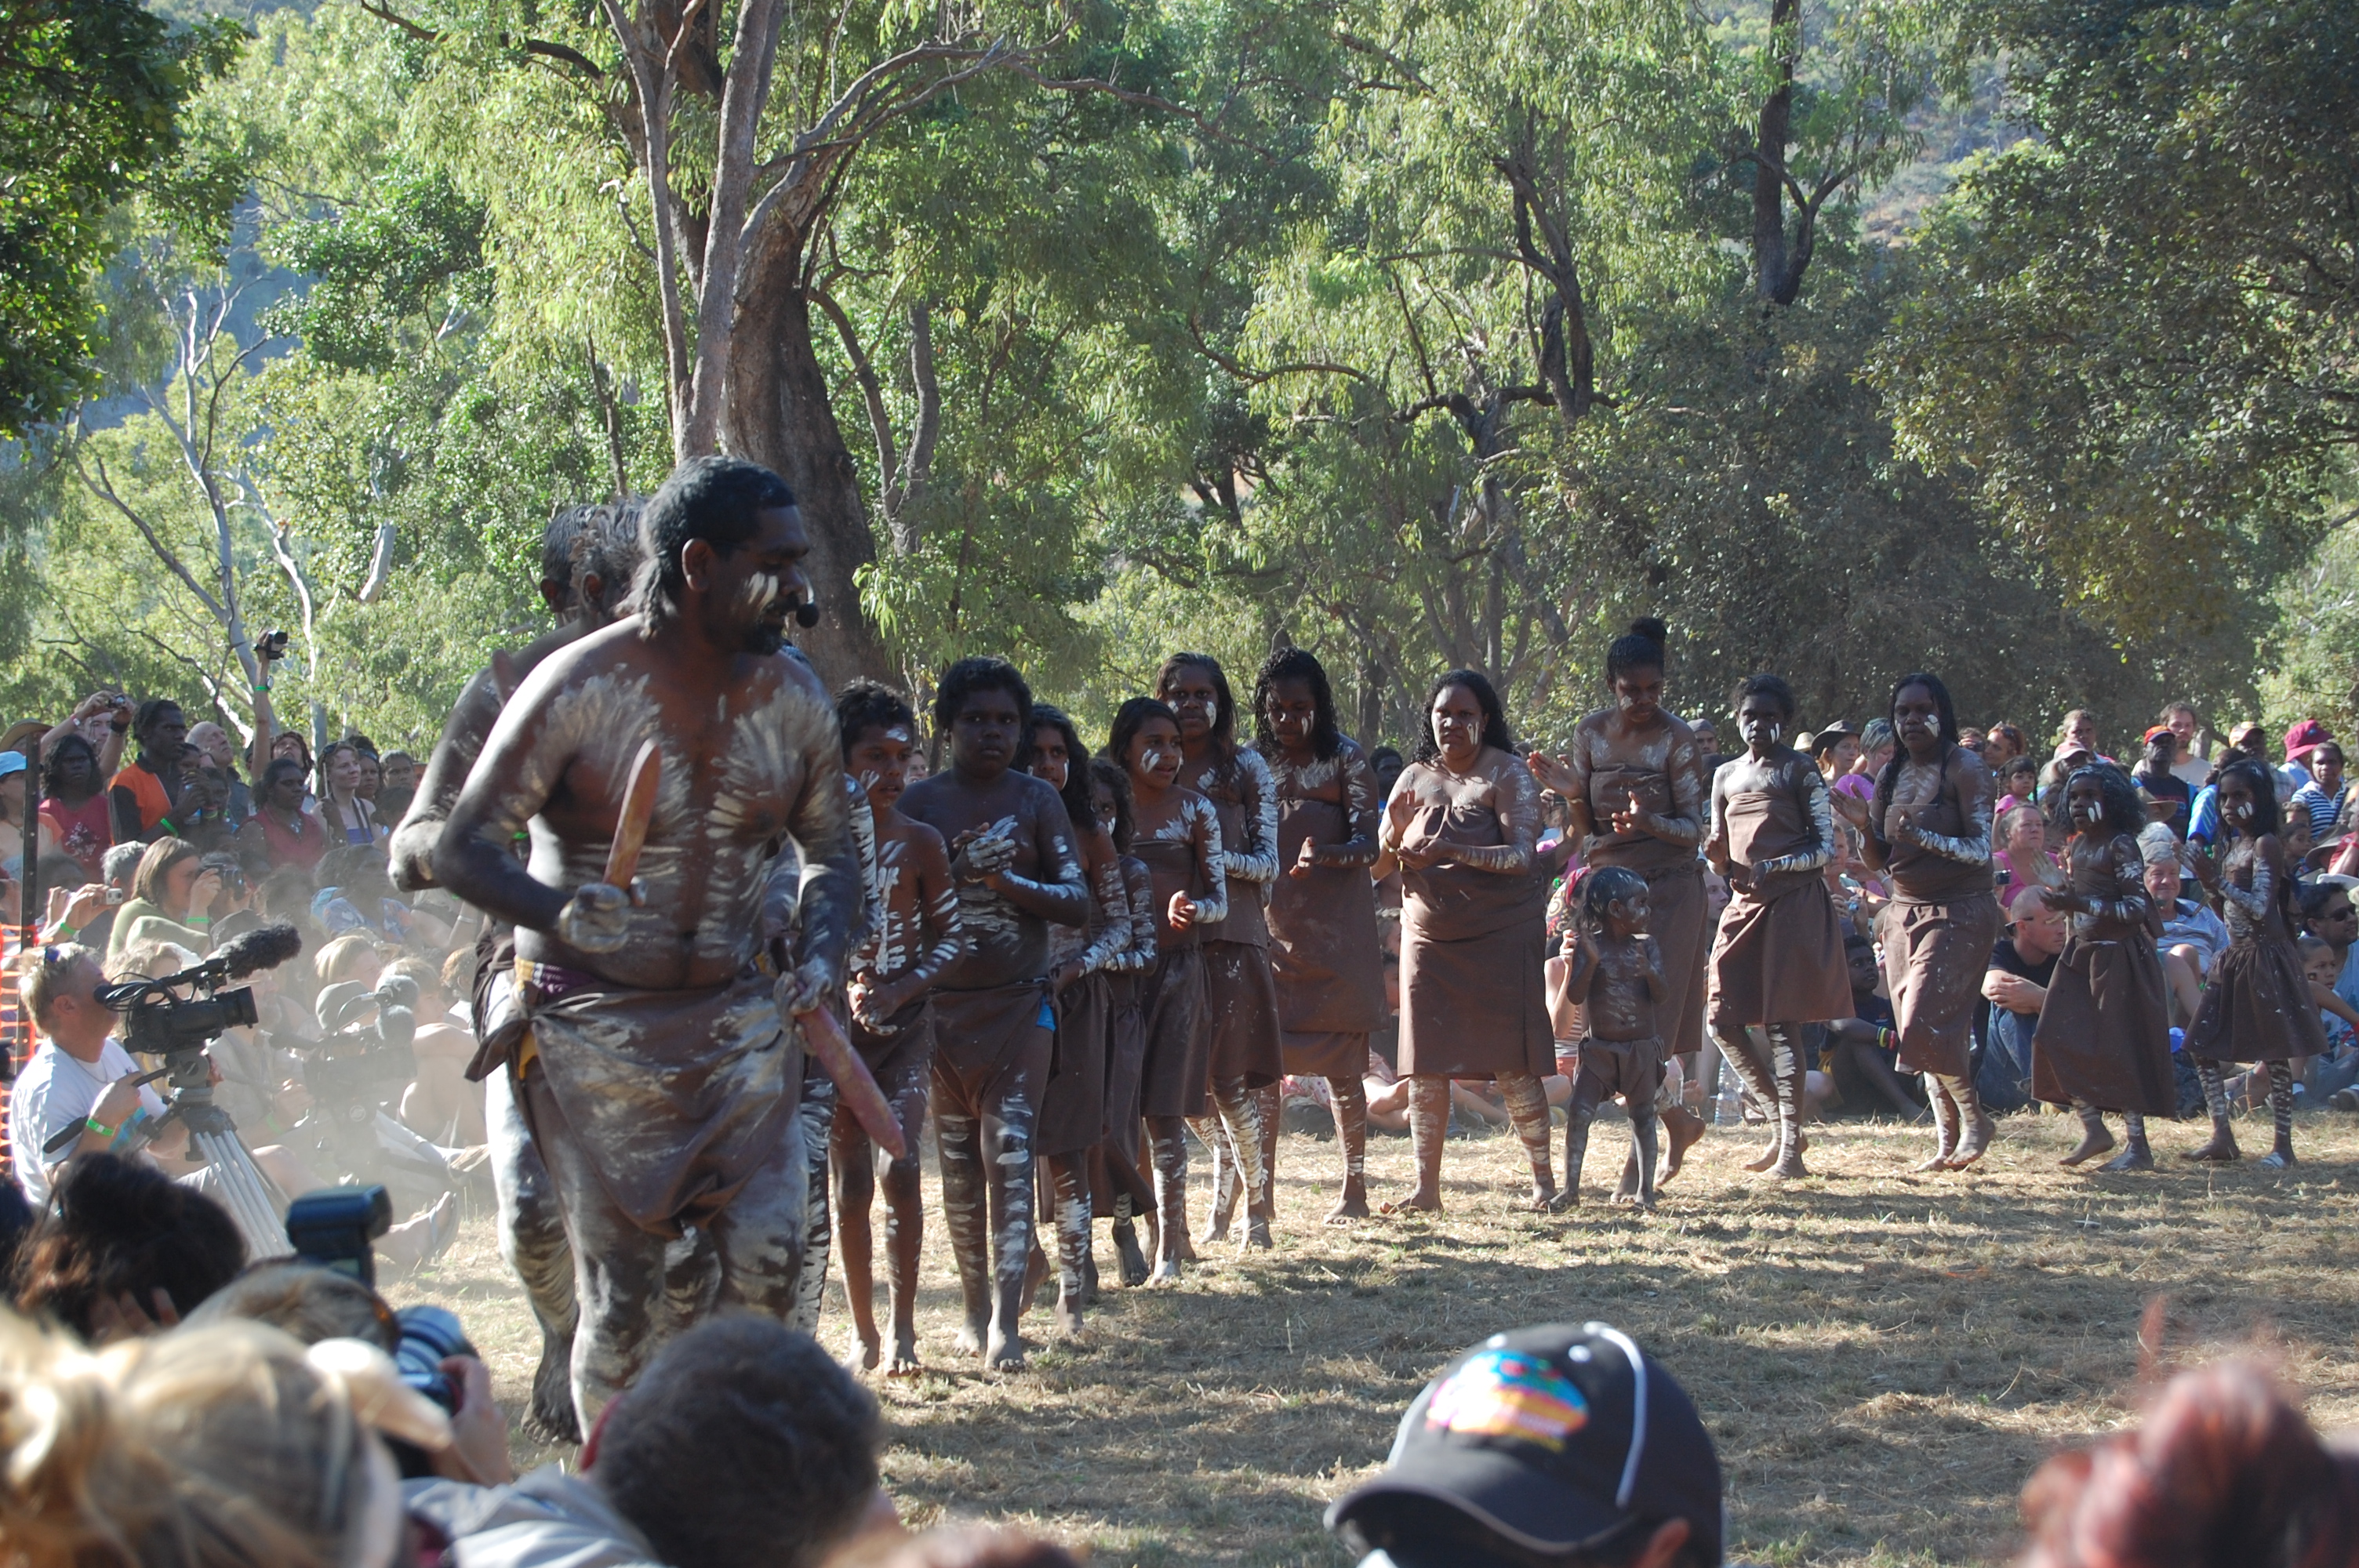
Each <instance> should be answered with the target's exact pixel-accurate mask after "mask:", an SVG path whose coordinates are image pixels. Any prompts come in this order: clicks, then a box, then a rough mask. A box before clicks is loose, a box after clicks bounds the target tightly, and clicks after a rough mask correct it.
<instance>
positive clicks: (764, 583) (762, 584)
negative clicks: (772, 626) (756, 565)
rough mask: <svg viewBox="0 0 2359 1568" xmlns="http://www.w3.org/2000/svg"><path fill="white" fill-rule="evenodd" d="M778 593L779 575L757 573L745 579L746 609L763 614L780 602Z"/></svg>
mask: <svg viewBox="0 0 2359 1568" xmlns="http://www.w3.org/2000/svg"><path fill="white" fill-rule="evenodd" d="M778 593H779V587H778V575H777V573H776V572H756V573H754V574H753V575H752V576H750V577H748V578H747V579H745V608H746V609H747V610H748V611H751V612H753V613H754V614H756V615H759V614H762V613H763V612H764V611H767V610H768V609H769V608H770V606H771V605H773V604H776V603H777V601H778Z"/></svg>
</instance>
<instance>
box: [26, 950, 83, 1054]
mask: <svg viewBox="0 0 2359 1568" xmlns="http://www.w3.org/2000/svg"><path fill="white" fill-rule="evenodd" d="M101 957H102V955H101V954H99V953H98V952H97V951H96V950H95V949H93V948H90V947H85V946H82V944H81V943H79V942H51V943H49V944H48V945H47V946H39V947H27V948H26V949H25V952H24V955H23V956H22V957H19V958H18V959H17V960H16V975H17V990H18V993H19V994H20V995H22V996H23V997H24V999H25V1010H26V1011H27V1012H30V1013H31V1014H32V1015H33V1022H35V1023H36V1024H38V1025H39V1026H40V1028H41V1029H42V1031H43V1032H44V1033H46V1032H47V1031H48V1029H49V1009H50V1008H51V1007H53V1006H55V1005H56V1003H57V1000H58V993H59V992H60V991H61V990H63V989H65V985H66V980H67V979H68V977H70V976H71V975H72V973H73V971H74V967H75V966H76V965H78V964H80V963H81V962H82V960H84V959H85V958H86V959H88V960H89V961H90V962H91V963H92V964H96V963H98V962H99V961H100V959H101Z"/></svg>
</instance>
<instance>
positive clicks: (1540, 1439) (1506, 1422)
mask: <svg viewBox="0 0 2359 1568" xmlns="http://www.w3.org/2000/svg"><path fill="white" fill-rule="evenodd" d="M1425 1424H1426V1425H1427V1426H1428V1427H1432V1428H1439V1429H1440V1430H1441V1431H1444V1432H1455V1433H1464V1434H1465V1435H1467V1436H1470V1437H1513V1438H1519V1439H1521V1440H1522V1441H1524V1442H1526V1443H1537V1444H1539V1445H1540V1446H1541V1447H1543V1448H1546V1449H1548V1450H1549V1451H1550V1452H1551V1453H1556V1452H1561V1451H1562V1449H1563V1447H1564V1440H1565V1439H1566V1438H1568V1437H1571V1435H1572V1434H1573V1433H1576V1432H1579V1431H1580V1430H1581V1429H1582V1427H1584V1426H1587V1425H1588V1424H1589V1401H1588V1400H1584V1399H1582V1397H1581V1390H1580V1389H1579V1388H1578V1387H1577V1386H1575V1384H1574V1383H1573V1381H1572V1379H1570V1378H1568V1377H1566V1376H1565V1375H1564V1374H1563V1373H1562V1372H1560V1371H1559V1370H1558V1369H1557V1368H1556V1367H1555V1366H1554V1365H1553V1364H1551V1363H1550V1362H1549V1361H1548V1360H1546V1359H1544V1358H1543V1357H1538V1356H1533V1355H1529V1354H1527V1353H1526V1352H1524V1351H1521V1350H1490V1349H1484V1350H1478V1351H1476V1352H1475V1353H1474V1354H1473V1355H1472V1356H1469V1357H1467V1358H1466V1360H1465V1361H1464V1363H1463V1364H1462V1365H1461V1366H1460V1367H1459V1368H1458V1370H1457V1371H1455V1372H1452V1373H1451V1375H1450V1376H1449V1378H1448V1379H1445V1380H1444V1381H1443V1382H1442V1384H1441V1386H1440V1388H1438V1389H1436V1390H1433V1398H1432V1399H1431V1400H1430V1401H1428V1402H1427V1404H1426V1407H1425Z"/></svg>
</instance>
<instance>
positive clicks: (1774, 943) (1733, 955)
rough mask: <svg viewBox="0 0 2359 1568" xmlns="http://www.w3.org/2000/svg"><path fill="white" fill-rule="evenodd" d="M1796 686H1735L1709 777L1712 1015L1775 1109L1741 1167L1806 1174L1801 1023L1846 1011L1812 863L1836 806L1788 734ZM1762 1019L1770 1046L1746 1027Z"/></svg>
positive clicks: (1834, 940) (1835, 942)
mask: <svg viewBox="0 0 2359 1568" xmlns="http://www.w3.org/2000/svg"><path fill="white" fill-rule="evenodd" d="M1793 728H1794V688H1793V687H1789V686H1788V685H1787V684H1786V683H1785V681H1784V680H1782V679H1780V678H1779V677H1778V676H1772V675H1758V676H1754V677H1753V678H1752V679H1750V680H1748V681H1746V682H1745V684H1744V685H1743V686H1742V687H1738V688H1737V693H1736V732H1737V733H1738V734H1739V735H1741V736H1743V737H1744V739H1745V755H1743V756H1741V757H1737V758H1734V759H1732V760H1731V761H1729V762H1723V763H1722V764H1721V767H1720V771H1719V772H1718V773H1715V774H1713V775H1712V837H1711V838H1710V839H1709V840H1708V841H1707V842H1706V844H1705V846H1704V853H1705V855H1706V857H1707V858H1708V859H1710V860H1711V861H1712V869H1713V870H1714V871H1718V872H1720V874H1721V875H1723V876H1724V877H1726V878H1727V879H1728V907H1727V908H1726V909H1724V910H1723V911H1722V912H1721V916H1720V935H1719V938H1718V939H1717V940H1716V941H1714V942H1713V944H1712V1000H1711V1005H1710V1011H1709V1014H1708V1016H1709V1018H1710V1020H1711V1023H1712V1038H1714V1039H1715V1040H1717V1041H1719V1042H1720V1050H1721V1054H1722V1055H1723V1056H1725V1057H1727V1058H1728V1059H1729V1060H1730V1061H1731V1062H1734V1063H1735V1064H1736V1066H1737V1070H1738V1071H1739V1072H1741V1073H1743V1074H1744V1075H1745V1082H1746V1083H1748V1084H1749V1085H1751V1086H1752V1088H1753V1092H1754V1094H1755V1096H1756V1098H1759V1099H1760V1101H1761V1103H1762V1104H1763V1105H1765V1106H1767V1105H1774V1106H1776V1107H1777V1144H1776V1146H1775V1148H1773V1149H1772V1150H1771V1152H1768V1153H1767V1154H1765V1155H1763V1156H1762V1157H1761V1158H1760V1159H1758V1160H1756V1161H1755V1162H1752V1163H1751V1164H1749V1165H1747V1166H1746V1167H1745V1169H1747V1170H1750V1171H1767V1172H1769V1173H1770V1174H1772V1175H1775V1176H1780V1177H1793V1176H1807V1175H1809V1174H1810V1172H1808V1171H1807V1170H1805V1169H1804V1168H1803V1166H1802V1151H1803V1150H1804V1149H1805V1148H1807V1147H1808V1141H1807V1140H1805V1139H1804V1138H1803V1136H1802V1080H1803V1076H1804V1073H1805V1070H1806V1068H1807V1066H1808V1064H1807V1063H1805V1062H1804V1061H1803V1059H1802V1052H1801V1047H1800V1037H1799V1031H1800V1029H1801V1026H1802V1025H1803V1024H1805V1023H1816V1022H1821V1021H1824V1020H1829V1019H1836V1018H1846V1017H1849V1016H1850V1015H1851V1012H1852V1006H1853V1004H1852V996H1851V980H1850V968H1849V966H1847V965H1846V964H1845V963H1844V962H1843V928H1842V927H1841V925H1838V924H1837V923H1836V920H1835V907H1834V903H1833V902H1832V900H1831V899H1829V898H1828V896H1827V888H1826V882H1825V881H1823V880H1822V879H1821V877H1820V875H1819V868H1820V867H1821V866H1823V865H1825V864H1826V863H1827V860H1828V858H1829V857H1830V856H1831V855H1832V853H1833V848H1832V847H1833V844H1834V835H1835V825H1834V810H1833V807H1832V806H1830V805H1829V804H1828V801H1827V784H1826V780H1824V779H1823V778H1821V776H1820V775H1819V770H1818V769H1817V768H1816V767H1815V766H1813V765H1812V764H1811V762H1810V759H1809V758H1808V757H1805V756H1803V755H1802V754H1801V753H1800V752H1797V751H1795V750H1794V749H1793V748H1792V747H1791V746H1788V745H1787V744H1786V737H1787V736H1788V734H1790V733H1792V731H1793ZM1756 1023H1757V1024H1760V1025H1762V1026H1763V1029H1764V1032H1765V1033H1767V1036H1768V1039H1769V1050H1768V1053H1767V1054H1766V1055H1765V1054H1762V1053H1761V1052H1760V1051H1758V1050H1756V1048H1755V1047H1754V1044H1753V1040H1752V1036H1751V1033H1750V1032H1749V1026H1750V1025H1753V1024H1756Z"/></svg>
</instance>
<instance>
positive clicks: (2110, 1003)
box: [2031, 921, 2179, 1116]
mask: <svg viewBox="0 0 2359 1568" xmlns="http://www.w3.org/2000/svg"><path fill="white" fill-rule="evenodd" d="M2031 1093H2032V1097H2033V1098H2035V1099H2041V1100H2045V1101H2047V1102H2049V1104H2051V1105H2071V1104H2072V1103H2074V1102H2075V1101H2080V1102H2082V1103H2085V1104H2088V1105H2093V1106H2095V1107H2096V1108H2098V1109H2099V1110H2117V1111H2119V1110H2134V1111H2136V1112H2138V1113H2140V1114H2141V1115H2145V1116H2175V1115H2177V1114H2178V1111H2179V1084H2178V1080H2177V1078H2176V1077H2175V1076H2173V1073H2172V1069H2171V1065H2170V1002H2169V990H2168V989H2167V987H2166V986H2165V983H2164V980H2163V976H2162V958H2161V956H2160V955H2159V954H2158V953H2157V952H2156V951H2155V946H2154V938H2153V937H2151V936H2149V935H2147V932H2146V927H2145V925H2143V924H2139V925H2124V924H2123V923H2121V922H2119V921H2104V922H2101V923H2099V925H2097V926H2096V927H2095V928H2094V930H2093V935H2091V936H2083V935H2078V934H2075V935H2073V936H2072V937H2071V938H2070V939H2069V940H2067V941H2066V942H2065V944H2064V951H2063V952H2062V953H2060V954H2059V955H2058V956H2057V959H2056V972H2055V974H2054V975H2052V976H2050V977H2049V981H2048V1000H2047V1001H2046V1002H2045V1003H2044V1004H2042V1005H2041V1007H2040V1009H2039V1022H2038V1025H2037V1026H2035V1027H2034V1028H2033V1030H2032V1032H2031Z"/></svg>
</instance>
